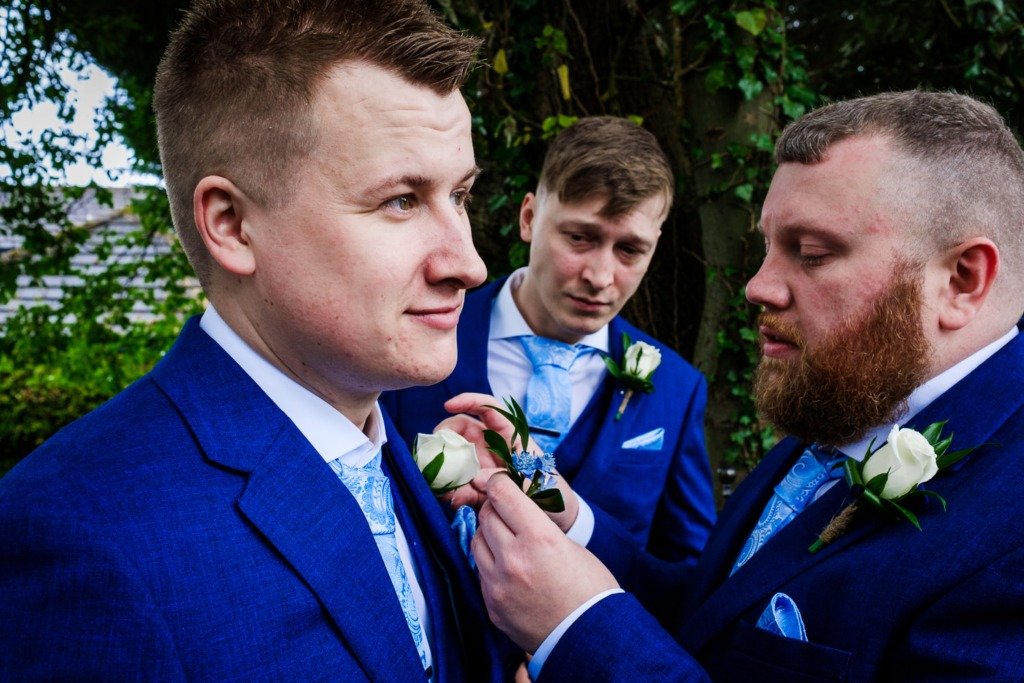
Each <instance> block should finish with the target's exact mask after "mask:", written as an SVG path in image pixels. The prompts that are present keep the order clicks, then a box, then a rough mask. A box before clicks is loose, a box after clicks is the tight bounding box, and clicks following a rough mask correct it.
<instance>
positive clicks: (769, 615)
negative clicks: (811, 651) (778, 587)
mask: <svg viewBox="0 0 1024 683" xmlns="http://www.w3.org/2000/svg"><path fill="white" fill-rule="evenodd" d="M757 627H758V628H760V629H764V630H765V631H768V632H769V633H774V634H775V635H777V636H782V637H783V638H793V639H795V640H802V641H803V642H805V643H806V642H807V629H806V628H804V620H803V617H801V616H800V610H799V609H798V608H797V606H796V603H795V602H793V598H791V597H789V596H788V595H786V594H785V593H776V594H775V595H773V596H772V599H771V601H770V602H769V603H768V606H767V607H765V609H764V612H762V613H761V618H760V619H758V620H757Z"/></svg>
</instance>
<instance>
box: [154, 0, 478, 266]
mask: <svg viewBox="0 0 1024 683" xmlns="http://www.w3.org/2000/svg"><path fill="white" fill-rule="evenodd" d="M479 46H480V41H479V39H477V38H473V37H469V36H465V35H463V34H461V33H459V32H457V31H455V30H453V29H452V28H450V27H448V26H446V25H445V24H444V23H443V22H442V21H441V20H440V19H439V18H438V17H437V16H436V15H435V14H434V13H433V12H432V11H431V10H430V9H429V8H428V7H427V5H426V3H425V2H424V1H423V0H387V1H386V2H379V1H378V0H196V1H195V2H193V3H192V5H191V6H190V7H189V9H188V10H187V11H186V13H185V16H184V19H183V20H182V22H181V24H180V26H179V27H178V28H177V29H176V30H175V31H174V32H173V33H172V35H171V39H170V44H169V45H168V47H167V50H166V51H165V52H164V55H163V58H162V59H161V61H160V66H159V67H158V69H157V75H156V85H155V88H154V91H153V110H154V112H155V113H156V123H157V134H158V138H159V142H160V160H161V163H162V164H163V173H164V179H165V182H166V184H167V194H168V197H169V199H170V204H171V215H172V218H173V220H174V225H175V227H176V229H177V232H178V236H179V238H180V239H181V242H182V246H183V247H184V249H185V253H186V254H187V255H188V257H189V260H190V261H191V262H192V265H193V267H194V268H195V269H196V273H197V275H198V276H199V279H200V281H201V282H203V281H205V280H206V278H207V277H208V276H209V273H210V270H211V264H210V259H209V256H208V254H207V252H206V249H205V247H204V245H203V243H202V239H201V238H200V236H199V234H198V231H197V230H196V229H195V223H194V220H193V212H192V211H193V210H192V195H193V192H194V190H195V187H196V185H197V184H198V182H199V181H200V180H201V179H202V178H203V177H205V176H208V175H221V176H224V177H226V178H228V179H229V180H231V181H232V182H233V183H235V184H236V185H238V186H239V187H240V188H241V189H242V191H243V192H245V193H246V194H248V195H249V196H250V197H252V198H253V199H254V200H255V201H257V202H259V203H260V204H262V205H264V206H267V207H269V208H276V207H279V206H281V205H282V204H284V203H285V202H286V201H287V200H288V198H289V196H290V193H291V191H292V189H293V188H292V172H291V171H292V170H293V168H294V165H295V163H297V162H298V161H299V160H300V159H301V158H302V157H303V156H305V155H306V154H308V153H309V152H310V151H311V150H312V149H313V148H314V146H315V145H316V143H317V139H318V131H317V124H316V122H315V120H314V117H313V112H312V107H311V106H310V105H311V103H312V102H313V100H314V98H315V96H316V94H317V92H318V87H319V86H320V85H321V83H322V82H323V81H324V80H325V79H326V78H327V76H328V75H329V73H330V71H331V70H332V69H333V68H334V67H336V66H338V65H339V64H341V63H343V62H348V61H357V60H359V61H365V62H368V63H371V64H374V65H376V66H379V67H382V68H385V69H388V70H391V71H393V72H395V73H397V74H399V75H400V76H402V77H404V78H405V79H406V80H407V81H409V82H410V83H413V84H415V85H420V86H424V87H427V88H430V89H431V90H432V91H434V92H435V93H437V94H438V95H441V96H444V95H448V94H450V93H452V92H454V91H455V90H457V89H458V88H460V87H461V86H462V84H463V82H464V81H465V79H466V76H467V75H468V73H469V70H470V69H471V68H472V66H473V65H474V63H475V56H476V52H477V50H478V49H479Z"/></svg>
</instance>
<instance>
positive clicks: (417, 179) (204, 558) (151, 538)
mask: <svg viewBox="0 0 1024 683" xmlns="http://www.w3.org/2000/svg"><path fill="white" fill-rule="evenodd" d="M477 46H478V41H477V40H476V39H473V38H468V37H465V36H463V35H461V34H459V33H457V32H455V31H453V30H451V29H450V28H448V27H446V26H445V25H444V24H443V23H441V21H440V20H439V19H438V18H437V17H436V16H435V15H434V14H433V13H432V12H431V11H430V10H429V9H428V8H427V6H426V4H425V3H424V2H422V1H420V0H395V1H393V2H386V3H378V2H370V1H368V0H323V1H312V0H308V1H307V0H300V1H292V0H197V1H196V2H195V3H194V4H193V5H192V6H191V7H190V8H189V10H188V11H187V12H186V14H185V16H184V19H183V21H182V24H181V26H180V27H179V28H178V29H177V30H176V31H175V32H174V34H173V36H172V38H171V42H170V46H169V47H168V49H167V51H166V53H165V55H164V58H163V60H162V61H161V63H160V67H159V72H158V75H157V82H156V89H155V93H154V108H155V111H156V116H157V128H158V133H159V139H160V152H161V159H162V161H163V167H164V171H165V177H166V181H167V189H168V194H169V196H170V201H171V208H172V213H173V218H174V222H175V226H176V228H177V231H178V234H179V235H180V238H181V242H182V244H183V246H184V248H185V250H186V252H187V254H188V256H189V259H190V261H191V262H192V264H193V265H194V266H195V269H196V272H197V274H198V275H199V278H200V281H201V282H202V285H203V289H204V291H205V293H206V296H207V297H208V299H209V301H210V307H209V309H208V310H207V311H206V313H205V314H204V315H203V316H202V318H201V319H195V320H190V321H188V322H187V323H186V325H185V328H184V330H183V331H182V333H181V335H180V337H179V339H178V341H177V342H176V344H175V346H174V347H173V348H172V349H171V350H170V351H169V352H168V353H167V354H166V356H165V357H164V358H163V359H162V360H161V362H160V363H159V364H158V365H157V366H156V367H155V368H154V369H153V371H152V372H150V373H149V374H148V375H146V376H145V377H143V378H142V379H140V380H139V381H138V382H136V383H135V384H133V385H132V386H131V387H129V388H128V389H126V390H125V391H124V392H122V393H121V394H120V395H118V396H117V397H115V398H114V399H112V400H111V401H110V402H109V403H107V404H106V405H104V406H102V407H101V408H100V409H98V410H97V411H95V412H93V413H91V414H89V415H87V416H86V417H84V418H82V419H81V420H79V421H78V422H75V423H74V424H72V425H71V426H69V427H67V428H65V429H64V430H62V431H61V432H59V433H58V434H57V435H56V436H54V437H53V438H52V439H50V440H49V441H48V442H46V443H45V444H44V445H43V446H41V447H40V448H39V449H38V450H37V451H36V452H34V453H33V454H31V455H30V456H29V457H28V458H26V459H25V460H24V461H23V462H22V463H21V464H19V465H18V466H17V467H16V468H15V469H14V470H12V471H11V472H10V473H9V474H8V475H7V476H6V477H4V479H3V481H2V482H0V670H2V671H4V672H6V673H7V674H8V675H11V676H13V677H15V678H25V679H75V678H88V679H93V678H97V679H99V678H103V679H111V680H135V679H147V680H303V681H305V680H345V681H355V680H375V681H380V680H390V681H416V680H427V681H453V682H454V681H465V680H474V681H475V680H501V679H503V678H505V677H506V672H507V667H506V666H505V664H504V662H503V660H502V655H504V654H511V650H512V648H510V647H509V646H508V645H507V644H505V645H503V644H502V643H503V641H504V639H503V638H501V637H500V636H498V635H497V634H496V633H495V632H493V631H492V630H491V629H490V628H489V625H488V623H487V619H486V615H485V613H484V611H483V605H482V602H481V600H480V596H479V592H478V587H477V585H476V581H475V577H474V576H473V575H472V572H471V570H470V569H469V566H468V564H467V563H466V561H465V558H464V557H463V556H462V554H461V551H460V550H459V548H458V547H457V545H456V544H455V542H454V539H453V537H452V536H451V533H450V529H449V528H448V525H447V521H446V520H445V518H444V516H443V515H442V514H441V511H440V509H439V508H438V506H437V504H436V502H435V501H434V500H433V496H432V495H431V493H430V491H429V489H428V488H427V486H426V485H425V483H424V481H423V478H422V476H421V475H420V473H419V472H418V471H417V469H416V467H415V465H414V464H413V462H412V459H411V457H410V455H409V453H408V452H407V450H406V449H405V447H404V446H403V445H402V443H401V439H400V438H399V437H398V436H397V435H396V434H395V433H394V431H393V427H392V426H391V425H390V423H389V422H388V420H387V418H386V417H385V416H384V415H383V414H382V412H381V410H380V408H379V407H378V406H377V403H376V399H377V396H378V394H379V392H380V391H381V390H382V389H394V388H399V387H404V386H408V385H411V384H424V383H432V382H436V381H438V380H439V379H441V378H443V377H444V376H445V375H447V374H448V373H449V372H450V371H451V369H452V366H453V365H454V363H455V325H456V323H457V321H458V318H459V314H460V311H461V307H462V301H463V296H464V290H465V289H467V288H469V287H472V286H475V285H477V284H479V283H480V282H481V281H482V280H483V279H484V276H485V270H484V265H483V263H482V262H481V261H480V259H479V257H478V256H477V254H476V252H475V251H474V249H473V245H472V240H471V235H470V227H469V220H468V217H467V215H466V210H465V202H466V198H467V196H468V195H469V192H470V189H471V187H472V185H473V181H474V179H475V177H476V174H477V172H478V169H477V165H476V162H475V159H474V155H473V146H472V142H471V135H470V129H471V123H470V115H469V111H468V109H467V106H466V103H465V102H464V101H463V99H462V96H461V94H460V93H459V90H458V88H459V86H460V85H461V84H462V81H463V79H464V78H465V76H466V73H467V71H468V69H469V68H470V66H471V65H472V63H473V60H474V54H475V52H476V49H477Z"/></svg>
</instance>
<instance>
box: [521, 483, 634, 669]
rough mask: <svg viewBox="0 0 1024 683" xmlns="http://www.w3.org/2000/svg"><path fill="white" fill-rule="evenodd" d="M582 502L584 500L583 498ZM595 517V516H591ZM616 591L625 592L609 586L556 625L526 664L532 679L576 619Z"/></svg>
mask: <svg viewBox="0 0 1024 683" xmlns="http://www.w3.org/2000/svg"><path fill="white" fill-rule="evenodd" d="M580 502H583V501H582V499H581V500H580ZM591 519H593V518H591ZM616 593H625V591H624V590H622V589H621V588H609V589H608V590H606V591H604V592H603V593H598V594H597V595H595V596H594V597H592V598H590V599H589V600H587V601H586V602H585V603H583V604H582V605H580V606H579V607H577V608H576V609H575V610H573V612H572V614H570V615H569V616H567V617H566V618H565V619H562V623H560V624H559V625H558V626H556V627H555V630H554V631H552V632H551V633H549V634H548V637H547V638H545V639H544V642H543V643H541V644H540V647H538V648H537V651H536V652H534V653H533V659H531V660H530V663H529V664H528V665H527V666H526V670H527V671H529V673H530V679H531V680H534V681H536V680H537V679H538V677H539V676H540V669H541V667H542V666H544V662H546V661H547V659H548V656H549V655H550V654H551V652H552V650H554V649H555V646H556V645H558V641H559V640H561V639H562V636H563V635H565V632H566V631H568V630H569V627H570V626H572V625H573V624H575V623H576V620H577V619H579V618H580V617H582V616H583V613H584V612H586V611H587V610H588V609H590V608H591V607H593V606H594V605H596V604H597V603H598V602H600V601H601V600H604V599H605V598H607V597H608V596H609V595H615V594H616Z"/></svg>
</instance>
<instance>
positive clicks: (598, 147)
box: [384, 116, 715, 563]
mask: <svg viewBox="0 0 1024 683" xmlns="http://www.w3.org/2000/svg"><path fill="white" fill-rule="evenodd" d="M674 186H675V179H674V177H673V174H672V169H671V167H670V166H669V163H668V159H667V158H666V157H665V154H664V152H662V150H661V147H660V146H659V145H658V142H657V140H656V139H655V137H654V136H653V135H652V134H651V133H650V132H648V131H646V130H644V128H642V127H641V126H640V125H638V124H636V123H634V122H632V121H630V120H628V119H624V118H617V117H612V116H594V117H586V118H582V119H580V120H579V121H578V122H576V123H574V124H573V125H572V126H571V127H569V128H568V129H567V130H565V131H563V132H562V133H560V134H559V135H558V136H556V137H555V139H554V140H553V141H552V143H551V145H550V147H549V149H548V152H547V154H546V156H545V158H544V164H543V166H542V168H541V173H540V179H539V181H538V184H537V191H536V193H533V192H530V193H528V194H527V195H526V197H525V198H524V199H523V204H522V207H521V209H520V215H519V226H520V235H521V237H522V239H523V240H524V241H525V242H527V243H529V245H530V262H529V264H528V265H527V266H526V267H525V268H521V269H519V270H517V271H516V272H514V273H512V275H510V276H509V277H507V278H501V279H499V280H497V281H495V282H493V283H491V284H489V285H487V286H486V287H484V288H482V289H480V290H478V291H476V292H473V293H472V294H471V295H470V296H468V297H467V299H466V311H465V315H464V316H463V318H462V321H461V322H460V323H459V332H458V338H459V362H458V364H457V365H456V368H455V371H454V372H453V373H452V374H451V376H449V377H448V378H447V379H446V380H444V381H443V382H441V383H439V384H437V385H435V386H430V387H412V388H410V389H405V390H403V391H400V392H395V393H394V394H390V395H385V398H384V400H385V402H386V405H387V407H388V413H389V414H390V415H392V417H393V418H394V420H395V423H396V425H397V426H398V428H399V431H400V432H401V433H402V434H403V435H404V436H405V437H406V439H407V441H409V442H412V440H413V439H415V438H416V434H417V433H420V432H425V433H429V432H430V431H432V430H433V428H434V427H435V425H437V424H438V423H440V422H441V421H442V420H444V419H445V418H446V417H447V416H448V413H447V411H446V410H445V404H446V401H449V399H452V397H455V396H456V395H458V394H463V393H464V392H472V393H477V394H483V395H490V396H496V397H498V402H499V403H500V399H502V398H505V397H509V396H510V397H512V398H514V399H515V400H516V401H518V402H519V403H520V404H522V405H523V406H524V407H525V410H526V414H527V417H528V418H530V419H531V420H535V421H534V422H533V424H532V425H531V427H533V429H532V433H533V436H534V439H535V440H537V441H538V442H539V443H540V446H541V447H543V448H544V449H545V450H548V451H551V452H553V453H554V455H555V459H556V464H557V467H558V471H559V472H560V473H561V474H562V475H563V476H564V477H565V478H566V479H568V480H569V481H570V482H572V484H573V486H574V488H575V490H576V492H577V493H579V494H580V496H581V498H582V500H584V501H585V504H584V505H582V506H580V507H579V508H578V509H579V511H580V512H579V515H578V517H577V515H576V514H574V513H575V510H576V509H577V508H576V505H575V502H576V501H575V498H574V499H572V500H570V501H568V502H569V509H568V510H567V513H566V514H565V515H562V516H560V519H561V520H562V522H564V523H565V524H566V525H573V524H574V523H576V524H575V529H574V531H573V533H574V535H575V534H585V533H586V531H585V530H586V529H588V528H590V527H591V526H592V525H593V524H594V520H595V516H596V518H597V519H600V518H601V517H602V516H603V515H609V516H610V517H612V518H614V519H615V520H616V521H617V522H618V523H620V524H622V525H623V526H625V527H626V528H627V529H628V530H629V533H630V535H631V536H632V542H634V543H636V544H637V545H639V546H641V547H643V548H645V549H647V550H648V551H649V552H651V553H652V554H654V555H656V556H658V557H661V558H663V559H671V560H681V561H686V562H690V563H692V562H695V561H696V558H697V556H698V555H699V553H700V550H701V548H702V547H703V546H704V541H705V540H706V538H707V534H708V530H709V529H710V528H711V524H712V522H713V520H714V515H715V507H714V498H713V495H712V490H711V473H710V466H709V464H708V458H707V453H706V451H705V449H704V408H705V405H706V403H707V385H706V383H705V381H704V378H703V377H702V376H701V375H700V373H699V372H697V370H695V369H694V368H693V367H692V366H691V365H690V364H689V363H687V362H686V361H684V360H683V359H682V358H681V357H680V356H679V355H678V354H677V353H676V352H675V351H673V350H672V349H670V348H669V347H668V346H666V345H665V344H662V343H661V342H659V341H658V340H656V339H654V338H653V337H651V336H650V335H648V334H645V333H643V332H641V331H640V330H638V329H637V328H636V327H634V326H633V325H631V324H630V323H629V322H627V321H626V320H625V319H624V318H623V317H622V316H620V315H619V313H620V311H621V310H622V308H623V306H625V305H626V303H627V302H628V301H629V299H630V297H632V296H633V294H634V293H635V292H636V290H637V288H638V287H639V286H640V283H641V281H642V280H643V277H644V275H645V274H646V272H647V268H648V266H649V265H650V263H651V259H652V258H653V257H654V251H655V247H656V246H657V244H658V239H659V237H660V235H661V226H662V223H663V222H664V220H665V218H666V216H667V215H668V211H669V207H670V206H671V204H672V198H673V193H674ZM624 335H625V336H626V337H628V338H629V340H630V341H631V342H633V343H638V344H648V345H650V346H649V347H648V348H649V349H650V350H649V351H648V355H649V356H652V355H653V353H655V352H658V353H660V364H658V365H657V367H655V368H654V373H653V375H651V378H650V379H651V383H652V384H653V391H652V392H650V393H647V392H644V391H640V390H635V391H634V392H633V395H632V396H631V397H630V398H629V399H628V401H625V402H624V399H625V393H624V392H625V391H626V390H627V389H628V388H629V387H628V386H627V385H624V384H623V383H622V382H621V381H620V380H619V379H617V378H616V377H613V376H612V375H611V374H610V373H609V372H608V370H607V369H606V367H605V363H604V360H603V359H604V357H606V356H607V357H610V358H612V359H614V360H615V361H616V362H617V363H618V364H619V365H620V366H626V365H627V363H626V362H625V361H624V356H625V347H624ZM638 348H639V347H638ZM547 353H552V354H554V353H557V354H561V355H563V356H565V357H566V358H570V359H571V360H569V361H567V362H566V365H567V366H568V367H566V368H562V371H561V372H558V371H555V372H551V371H550V370H545V369H543V368H544V365H545V363H546V359H545V354H547ZM645 362H646V361H645ZM549 367H550V366H549ZM645 367H647V366H646V365H645ZM545 373H547V374H545ZM542 378H544V379H549V378H550V382H549V383H550V386H545V385H541V386H539V387H538V383H539V382H540V380H541V379H542ZM470 403H483V404H493V403H495V400H494V399H489V398H486V397H485V398H477V400H476V401H474V399H472V398H469V397H466V396H460V397H458V398H456V399H454V400H453V401H451V402H449V403H448V404H447V407H448V408H451V409H453V410H466V409H468V406H469V404H470ZM577 522H578V523H577Z"/></svg>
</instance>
